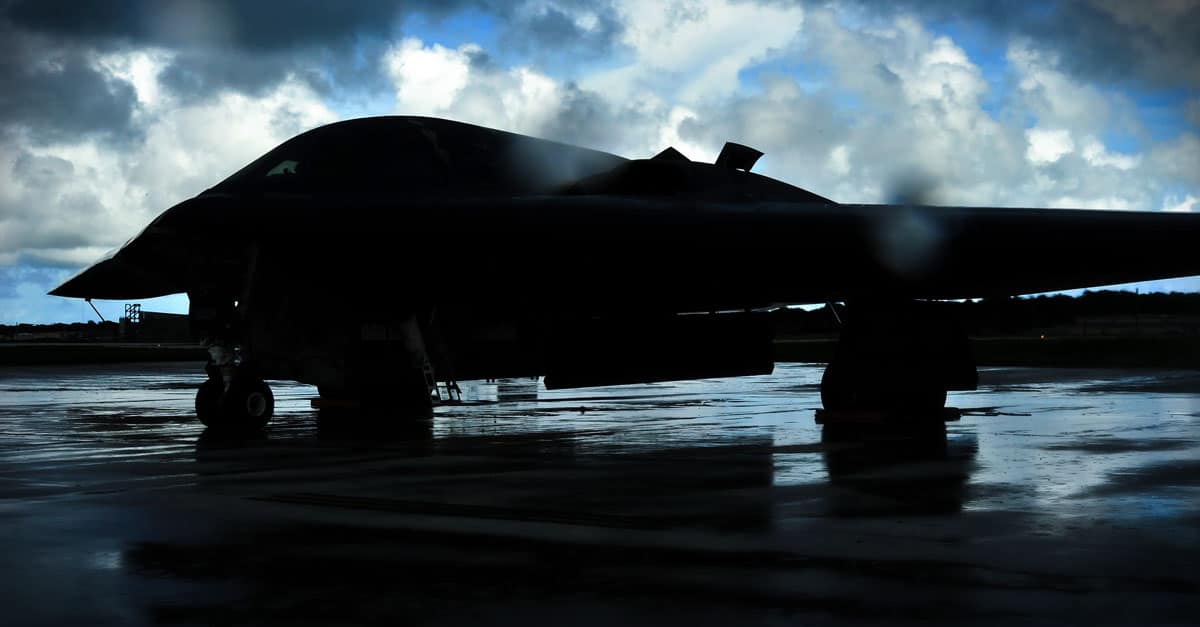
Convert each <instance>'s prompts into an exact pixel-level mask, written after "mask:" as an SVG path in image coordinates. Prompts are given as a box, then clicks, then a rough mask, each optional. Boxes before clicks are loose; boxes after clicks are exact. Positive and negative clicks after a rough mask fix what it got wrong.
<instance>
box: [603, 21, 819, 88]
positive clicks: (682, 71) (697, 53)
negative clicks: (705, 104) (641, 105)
mask: <svg viewBox="0 0 1200 627" xmlns="http://www.w3.org/2000/svg"><path fill="white" fill-rule="evenodd" d="M618 7H619V11H620V12H621V14H622V16H623V17H624V18H625V22H626V24H628V28H627V29H626V30H625V33H624V36H623V43H624V44H625V45H626V46H628V47H629V48H630V49H631V50H632V52H633V57H634V58H633V60H632V61H631V62H630V63H629V64H628V65H625V66H624V67H621V68H618V69H615V70H610V71H608V72H605V73H601V74H600V75H598V76H593V77H588V78H587V79H586V80H584V81H582V84H583V85H584V86H585V87H588V88H591V89H598V90H603V91H604V92H605V93H610V94H613V95H615V96H616V97H618V98H640V97H645V95H644V92H650V93H656V94H658V95H662V96H665V95H667V94H665V93H663V87H667V86H669V88H670V90H671V93H670V98H671V100H674V101H676V102H678V103H679V104H681V105H695V104H696V103H698V102H700V101H702V100H706V99H710V98H716V97H724V96H728V95H730V94H732V93H733V92H735V91H736V90H737V89H738V87H739V81H738V73H739V72H740V71H741V70H742V69H744V68H746V67H747V66H750V65H752V64H754V63H757V62H761V61H765V60H767V59H769V58H772V57H775V56H778V55H779V54H780V53H781V52H782V51H783V50H784V49H785V48H787V47H788V46H789V45H790V44H791V43H792V41H793V40H794V39H795V38H796V36H797V34H798V32H799V29H800V27H801V25H802V24H803V23H804V10H803V9H802V8H800V7H799V6H779V5H763V4H758V3H753V2H729V1H726V0H713V1H711V2H698V1H695V0H675V1H672V2H667V3H658V2H642V1H640V0H623V1H621V2H618ZM750 34H752V35H750ZM664 79H666V81H665V82H664Z"/></svg>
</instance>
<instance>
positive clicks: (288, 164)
mask: <svg viewBox="0 0 1200 627" xmlns="http://www.w3.org/2000/svg"><path fill="white" fill-rule="evenodd" d="M298 165H300V163H299V162H297V161H292V160H291V159H284V160H283V161H282V162H280V163H279V165H277V166H275V167H273V168H271V169H270V170H268V171H267V176H268V177H271V176H286V175H288V174H295V173H296V166H298Z"/></svg>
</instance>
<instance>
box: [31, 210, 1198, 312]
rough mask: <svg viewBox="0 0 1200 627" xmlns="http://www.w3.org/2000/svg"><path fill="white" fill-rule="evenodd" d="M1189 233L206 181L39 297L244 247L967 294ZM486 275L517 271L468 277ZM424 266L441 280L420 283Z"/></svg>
mask: <svg viewBox="0 0 1200 627" xmlns="http://www.w3.org/2000/svg"><path fill="white" fill-rule="evenodd" d="M1197 242H1200V215H1192V214H1169V213H1161V212H1127V211H1094V210H1089V211H1082V210H1065V209H1012V208H986V207H928V206H898V205H841V204H833V203H789V202H757V203H736V202H728V201H722V202H704V201H698V200H677V199H671V198H653V197H620V196H605V195H580V196H532V197H510V198H475V199H450V200H445V199H436V198H428V199H413V200H408V201H406V202H404V203H397V202H396V200H395V199H394V198H388V197H339V198H337V199H334V200H331V199H329V198H320V197H303V198H301V197H295V196H286V197H285V196H280V197H275V198H272V197H260V198H256V199H255V201H254V204H253V206H252V207H251V206H248V203H247V202H246V199H244V198H239V197H236V196H230V195H223V194H209V195H201V196H199V197H197V198H194V199H192V200H189V201H186V202H184V203H181V204H180V205H178V206H176V207H175V208H173V209H171V210H169V211H168V212H166V213H165V214H163V215H162V216H160V217H159V219H157V220H156V221H155V222H154V223H153V224H152V225H151V227H149V228H148V229H147V231H146V232H145V233H143V234H142V235H140V236H138V237H137V238H134V239H133V240H131V241H130V242H129V243H127V244H126V245H125V246H124V247H122V249H121V250H119V251H118V252H117V253H116V254H115V255H113V256H112V257H110V258H106V259H104V260H102V261H101V262H99V263H97V264H96V265H94V266H92V267H91V268H88V269H87V270H85V271H83V272H81V273H80V274H79V275H77V276H75V277H73V278H72V279H70V280H68V281H67V282H65V283H64V284H63V285H61V286H59V287H58V288H56V289H55V290H54V291H53V292H51V293H52V294H55V295H59V296H75V297H88V298H144V297H150V296H158V295H162V294H167V293H173V292H181V291H190V290H193V289H196V288H197V287H199V286H203V285H212V284H214V283H220V282H221V281H230V282H235V281H236V282H238V284H240V282H242V281H244V280H245V277H246V276H247V275H246V272H247V270H246V268H247V267H248V265H249V264H250V263H251V262H250V259H251V257H252V255H251V253H250V252H248V251H251V250H253V251H255V252H254V255H257V257H256V258H261V256H263V255H266V256H268V257H270V258H272V259H274V260H275V265H276V266H278V267H283V268H286V267H291V268H293V269H294V271H295V272H306V273H312V274H313V276H314V277H321V278H322V279H321V280H323V281H330V282H337V283H339V284H340V285H342V286H344V287H345V289H346V290H360V291H362V292H365V293H375V292H379V291H381V290H389V289H400V290H403V291H404V292H405V293H406V294H408V295H410V296H412V297H414V298H423V297H428V298H430V299H433V300H446V299H451V300H462V301H470V300H475V299H484V300H488V301H491V302H510V301H511V302H514V303H517V302H519V303H523V304H526V305H529V306H535V305H537V306H546V305H554V304H555V303H559V302H565V303H567V304H569V305H570V306H571V307H572V308H576V309H579V308H581V309H589V308H603V309H621V308H629V307H646V308H653V309H660V310H674V311H711V310H718V309H747V308H753V307H760V306H764V305H769V304H781V303H789V304H790V303H794V304H803V303H818V302H826V301H828V300H832V299H842V298H848V297H853V296H854V295H856V294H870V293H876V292H879V291H884V292H886V293H889V294H894V295H900V296H905V297H911V298H970V297H980V296H990V295H1016V294H1028V293H1037V292H1045V291H1054V290H1065V289H1074V288H1083V287H1091V286H1099V285H1111V284H1117V283H1125V282H1132V281H1144V280H1154V279H1162V278H1170V277H1180V276H1191V275H1198V274H1200V255H1198V254H1196V248H1195V247H1196V244H1197ZM499 271H503V272H508V273H511V274H512V275H513V276H516V277H525V280H517V281H516V284H515V285H514V284H509V283H504V282H500V283H496V284H493V283H491V282H488V281H472V280H469V277H471V276H472V275H475V274H479V273H480V272H499ZM430 273H436V274H437V275H439V276H442V277H453V280H449V281H437V280H426V278H427V277H429V276H431V275H430ZM464 284H465V285H468V287H463V285H464ZM451 285H453V287H450V286H451ZM233 291H234V292H235V293H236V292H237V290H233Z"/></svg>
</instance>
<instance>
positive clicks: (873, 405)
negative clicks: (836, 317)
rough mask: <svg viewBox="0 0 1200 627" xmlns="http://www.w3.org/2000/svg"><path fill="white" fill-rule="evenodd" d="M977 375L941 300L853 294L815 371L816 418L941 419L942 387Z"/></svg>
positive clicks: (947, 416) (967, 383) (948, 416)
mask: <svg viewBox="0 0 1200 627" xmlns="http://www.w3.org/2000/svg"><path fill="white" fill-rule="evenodd" d="M977 383H978V375H977V374H976V370H975V360H974V357H973V356H972V355H971V351H970V347H969V344H968V341H967V336H966V332H965V331H964V330H963V328H962V326H961V325H960V324H959V323H958V322H957V321H956V320H955V319H954V318H953V317H952V316H950V315H949V312H948V311H947V308H946V307H944V306H942V305H941V304H939V303H927V302H915V301H904V300H895V301H865V302H864V301H859V302H851V303H850V304H849V306H848V307H847V315H846V318H845V320H844V321H843V326H842V332H841V336H840V337H839V338H838V345H837V349H836V351H835V353H834V357H833V360H832V361H830V363H829V365H828V366H826V368H825V374H824V376H823V377H822V379H821V404H822V405H823V406H824V410H823V411H819V412H818V413H817V422H818V423H821V424H825V425H827V426H828V425H832V424H846V423H856V422H868V423H879V424H888V425H913V424H929V423H936V424H942V423H944V422H945V421H946V420H954V419H956V416H957V412H954V411H952V410H948V409H947V408H946V407H945V404H946V392H947V390H973V389H975V387H976V385H977Z"/></svg>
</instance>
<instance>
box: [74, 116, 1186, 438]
mask: <svg viewBox="0 0 1200 627" xmlns="http://www.w3.org/2000/svg"><path fill="white" fill-rule="evenodd" d="M758 155H759V153H758V152H757V151H754V150H753V149H749V148H747V147H744V146H739V145H737V144H728V145H727V146H726V150H725V151H723V153H722V156H721V157H720V158H719V159H718V161H717V163H716V164H707V163H698V162H693V161H689V160H687V159H686V158H685V157H683V155H681V154H679V153H678V152H676V151H674V150H673V149H667V150H664V151H663V152H662V153H660V154H659V155H658V156H656V157H654V158H651V159H638V160H628V159H624V158H621V157H618V156H615V155H611V154H607V153H603V152H598V151H594V150H588V149H584V148H578V147H574V146H569V145H565V144H559V143H555V142H550V141H546V140H541V139H536V138H532V137H526V136H522V135H516V134H512V133H506V132H502V131H497V130H492V129H487V128H482V127H478V126H473V125H469V124H463V123H459V122H452V121H448V120H441V119H434V118H421V117H404V116H393V117H378V118H364V119H357V120H349V121H345V122H338V123H335V124H330V125H328V126H324V127H320V128H317V129H314V130H311V131H308V132H306V133H303V134H301V135H298V136H297V137H295V138H293V139H291V140H288V141H287V142H284V143H283V144H281V145H280V146H279V147H277V148H275V149H274V150H272V151H270V152H268V153H267V154H266V155H264V156H263V157H261V158H259V159H258V160H256V161H254V162H253V163H251V164H250V165H248V166H246V167H245V168H243V169H242V170H240V171H238V172H237V173H235V174H233V175H232V176H230V177H229V178H227V179H226V180H224V181H222V182H221V183H219V184H217V185H216V186H214V187H212V188H211V189H209V190H207V191H205V192H203V193H201V194H200V195H198V196H196V197H195V198H191V199H188V200H185V201H183V202H181V203H179V204H178V205H176V206H174V207H172V208H170V209H168V210H167V211H166V212H164V213H163V214H162V215H160V216H159V217H158V218H156V219H155V220H154V221H153V222H152V223H151V224H150V225H149V226H147V227H146V228H145V229H144V230H143V231H142V232H141V233H140V234H138V235H137V236H136V237H134V238H133V239H131V240H130V241H129V242H127V243H126V244H125V245H124V246H123V247H121V248H120V249H119V250H117V251H116V252H115V253H112V254H110V256H108V257H107V258H105V259H103V260H101V261H99V262H97V263H96V264H95V265H93V266H91V267H90V268H87V269H86V270H84V271H83V272H81V273H80V274H78V275H76V276H75V277H73V278H71V279H70V280H68V281H66V282H65V283H63V284H62V285H61V286H59V287H58V288H56V289H55V290H54V291H52V292H51V294H55V295H58V296H68V297H79V298H101V299H138V298H149V297H154V296H162V295H166V294H174V293H180V292H186V293H187V294H188V296H189V298H190V301H191V311H190V316H191V322H192V326H193V330H194V331H195V332H196V334H197V335H198V337H201V338H203V339H204V341H205V343H206V344H207V345H208V346H210V353H211V354H212V356H213V359H212V361H210V363H209V365H208V368H207V370H208V372H209V375H210V379H209V381H207V382H206V383H205V384H204V385H203V386H202V387H201V390H200V392H199V394H198V396H197V412H198V414H199V415H200V418H201V419H202V420H204V421H205V423H206V424H208V425H209V426H212V427H219V428H234V427H236V428H245V427H257V426H261V424H263V423H265V422H266V420H267V419H269V418H270V413H271V408H272V400H271V396H270V391H269V388H268V387H267V386H266V384H265V383H264V382H263V380H264V379H268V378H269V379H292V380H297V381H302V382H305V383H311V384H314V385H316V386H318V388H319V390H320V394H321V397H322V403H323V404H324V406H326V407H329V406H343V407H358V408H360V409H365V408H374V409H379V410H383V409H385V408H386V409H387V411H388V413H391V414H398V415H403V416H417V417H422V416H424V417H427V416H428V415H429V412H430V407H431V404H430V403H431V401H430V396H431V391H432V390H433V389H435V386H436V381H439V380H440V381H453V380H466V379H475V378H501V377H513V376H545V377H546V379H545V384H546V385H547V387H574V386H586V385H606V384H621V383H633V382H642V381H655V380H670V379H685V378H706V377H713V376H737V375H746V374H761V373H767V372H770V371H771V369H772V367H773V358H772V354H771V337H770V332H769V330H768V328H767V326H766V324H765V322H764V321H763V319H762V315H761V313H759V312H760V311H761V310H763V309H765V308H770V307H773V306H778V305H784V304H806V303H824V302H831V301H846V302H847V303H848V305H849V311H850V314H849V316H848V319H846V320H845V321H844V325H843V331H842V337H841V340H840V342H839V347H838V351H837V356H836V357H835V358H834V361H833V363H831V364H830V366H829V367H828V369H827V371H826V376H825V380H824V381H823V387H822V395H823V401H824V403H825V405H826V407H827V408H828V409H872V410H874V409H881V410H887V411H889V412H891V413H893V414H895V415H902V414H903V415H910V414H912V413H913V412H915V411H917V410H920V411H925V410H929V409H934V408H940V407H941V404H942V403H944V400H945V393H946V390H947V389H971V388H973V386H974V385H975V381H976V377H975V367H974V363H973V361H972V360H971V358H970V355H969V352H968V351H967V350H966V337H965V334H964V333H963V332H962V330H961V328H960V327H959V325H958V324H956V322H955V321H954V320H953V319H951V318H948V317H947V316H946V315H945V314H944V312H943V309H942V308H939V307H937V305H936V303H933V302H931V301H934V300H937V299H954V298H971V297H981V296H993V295H1015V294H1027V293H1037V292H1045V291H1052V290H1063V289H1072V288H1081V287H1088V286H1095V285H1110V284H1114V283H1124V282H1131V281H1143V280H1152V279H1161V278H1168V277H1179V276H1191V275H1197V274H1200V255H1198V254H1196V250H1195V248H1194V245H1195V243H1196V242H1197V241H1200V216H1197V215H1189V214H1167V213H1150V212H1117V211H1079V210H1050V209H1009V208H985V207H931V206H908V205H843V204H837V203H835V202H833V201H831V200H828V199H826V198H822V197H820V196H818V195H816V194H813V193H811V192H808V191H806V190H803V189H800V188H797V187H794V186H791V185H788V184H786V183H782V182H780V181H776V180H774V179H770V178H767V177H764V176H760V175H758V174H753V173H751V172H749V171H748V170H749V168H750V167H751V166H752V165H753V162H754V160H755V159H756V158H757V157H758ZM800 175H801V176H802V173H800ZM685 314H686V315H685ZM894 410H895V411H894Z"/></svg>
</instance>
